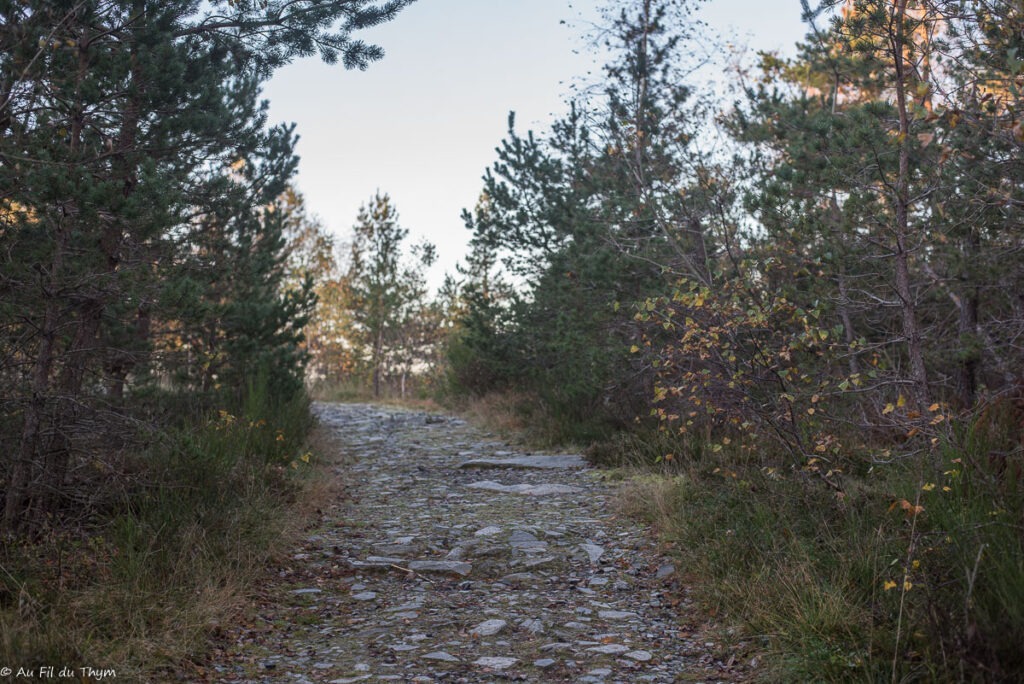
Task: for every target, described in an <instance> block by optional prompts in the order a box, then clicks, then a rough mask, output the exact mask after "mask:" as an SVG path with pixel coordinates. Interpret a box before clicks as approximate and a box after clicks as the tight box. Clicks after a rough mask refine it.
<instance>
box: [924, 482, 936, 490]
mask: <svg viewBox="0 0 1024 684" xmlns="http://www.w3.org/2000/svg"><path fill="white" fill-rule="evenodd" d="M921 489H923V490H924V491H926V492H930V491H932V490H933V489H935V485H934V484H933V483H931V482H929V483H927V484H924V485H921Z"/></svg>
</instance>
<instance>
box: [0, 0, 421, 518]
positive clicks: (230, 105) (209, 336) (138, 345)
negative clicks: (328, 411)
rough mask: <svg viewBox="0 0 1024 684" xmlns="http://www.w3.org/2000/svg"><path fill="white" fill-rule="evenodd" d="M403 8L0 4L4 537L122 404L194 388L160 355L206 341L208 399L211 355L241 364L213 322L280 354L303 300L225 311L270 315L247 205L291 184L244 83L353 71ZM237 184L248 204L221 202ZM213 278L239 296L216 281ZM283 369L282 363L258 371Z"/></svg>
mask: <svg viewBox="0 0 1024 684" xmlns="http://www.w3.org/2000/svg"><path fill="white" fill-rule="evenodd" d="M405 4H407V2H404V1H396V2H387V3H384V4H382V5H379V6H375V5H371V4H370V3H369V2H367V1H365V0H346V1H343V2H336V3H320V2H314V1H306V0H300V1H299V2H294V1H287V2H281V1H271V2H247V1H244V2H221V1H218V2H213V3H206V4H203V5H197V4H196V3H193V2H183V1H181V2H173V1H172V2H151V1H148V0H124V1H123V2H121V1H115V2H96V1H88V0H87V1H86V2H75V3H71V2H42V1H41V0H40V1H38V2H36V1H29V2H21V3H4V4H2V5H0V46H2V47H3V48H4V49H3V50H2V53H0V202H2V203H3V204H2V221H3V229H2V230H0V253H2V254H3V256H2V257H0V258H2V259H3V260H4V261H3V264H2V269H0V271H2V273H3V276H2V278H0V289H2V294H3V298H2V299H3V301H4V304H3V305H2V307H0V315H2V316H3V318H2V321H0V330H2V331H3V341H2V343H0V349H2V351H3V354H4V358H3V361H2V364H0V373H2V374H3V379H4V390H3V399H2V401H3V404H4V407H5V411H4V413H5V415H7V416H11V418H9V419H8V421H7V423H6V424H5V425H4V426H3V427H4V429H3V432H2V435H0V440H2V442H0V450H2V452H3V453H4V454H5V455H7V458H6V459H5V461H4V463H3V468H4V478H5V481H6V482H7V495H6V499H5V513H4V522H5V525H6V526H7V527H8V528H18V527H20V526H21V525H22V524H23V523H24V522H25V521H27V520H30V519H33V512H34V511H41V510H45V509H51V508H52V507H53V506H54V505H55V503H56V502H58V501H59V499H60V495H61V492H62V491H63V487H64V483H65V482H66V480H67V479H68V477H69V469H70V467H71V466H72V465H73V460H74V459H75V458H77V457H78V456H79V455H84V454H88V453H90V452H93V451H95V450H96V448H98V447H99V446H100V445H98V444H97V443H96V439H95V437H94V436H95V435H97V434H98V433H109V432H110V431H111V430H112V429H113V425H106V424H105V425H104V427H103V428H102V429H100V430H98V429H97V427H96V426H97V423H98V422H101V424H102V423H103V422H108V421H109V420H110V419H111V418H113V417H117V416H128V415H129V414H130V413H131V408H130V406H131V402H129V401H128V398H127V396H126V395H127V394H128V393H129V391H135V390H139V389H140V388H142V387H144V386H146V385H147V384H152V383H150V382H148V380H147V379H156V377H157V374H161V375H164V376H165V377H178V378H189V377H195V376H196V375H197V373H194V372H192V371H191V370H188V369H185V370H184V372H178V371H179V370H180V369H179V368H178V367H177V361H178V360H182V361H184V362H186V363H192V362H194V359H195V356H196V354H194V353H193V352H192V351H191V350H190V349H184V350H183V349H182V344H186V345H188V344H191V342H184V341H185V340H192V339H194V338H204V339H206V340H207V341H209V343H210V344H209V345H207V347H208V348H207V349H206V350H205V351H204V353H205V354H207V356H206V360H207V361H210V362H211V365H209V366H208V367H207V368H205V369H203V370H202V371H201V372H199V373H198V375H202V377H204V378H205V380H204V382H207V383H208V384H210V385H215V384H217V380H218V377H217V371H216V370H215V368H216V367H218V366H219V365H224V363H227V362H223V361H222V360H221V359H220V357H219V356H218V355H220V354H223V353H226V354H228V355H230V356H232V357H233V358H232V360H231V361H230V363H228V365H224V367H225V368H227V367H228V366H230V367H233V368H236V369H242V368H244V367H246V366H245V361H244V360H243V358H242V357H245V356H247V355H249V356H250V360H251V352H252V349H251V348H248V347H247V346H246V343H242V342H241V341H238V342H237V343H235V342H232V343H231V344H227V345H224V344H220V341H219V340H218V336H219V337H220V339H223V337H224V335H223V333H224V330H223V328H221V325H222V324H223V323H225V321H229V319H230V321H229V325H230V326H232V327H233V328H234V329H235V331H240V332H244V335H243V337H252V338H253V339H256V338H258V339H260V340H264V341H266V340H270V339H271V338H273V340H274V342H273V344H275V345H278V344H283V345H285V346H286V347H287V346H289V345H292V344H293V343H294V341H295V338H294V336H292V333H291V332H287V330H290V329H291V328H292V327H293V321H288V322H285V321H287V320H288V319H291V318H293V317H299V318H301V311H302V310H303V309H304V308H305V306H306V304H305V303H303V302H302V301H291V300H289V299H288V298H287V297H286V298H284V299H280V298H278V299H276V302H277V303H276V305H274V306H273V307H271V309H275V310H271V309H267V310H260V311H257V310H255V309H253V308H251V307H250V308H245V306H243V305H242V303H241V302H238V301H236V302H234V303H233V304H232V303H230V302H228V301H227V300H228V299H230V298H233V297H247V296H259V297H263V298H264V301H270V300H268V299H267V296H268V293H267V290H266V288H270V289H273V288H274V287H275V284H277V283H279V282H280V280H279V278H278V276H277V275H276V274H277V272H278V269H279V266H280V255H279V254H276V253H275V250H278V251H279V250H280V249H281V241H280V239H279V237H278V233H279V229H278V228H277V227H275V226H274V225H273V224H274V222H273V220H270V219H271V217H269V216H262V217H261V216H260V213H261V210H260V209H259V208H258V205H259V204H260V203H264V202H266V201H269V200H268V198H272V197H273V196H276V194H277V193H279V192H281V191H282V190H283V187H284V183H285V182H286V181H287V178H288V176H289V175H290V174H291V173H292V171H293V170H294V164H295V160H294V156H293V155H292V151H291V148H292V145H293V137H292V134H291V132H290V130H288V129H280V128H279V129H270V130H265V109H266V107H265V104H263V103H261V102H260V100H259V86H260V83H261V82H262V80H263V79H265V78H266V77H268V76H269V75H270V73H271V72H272V70H273V69H274V68H275V67H277V66H279V65H281V64H284V63H286V62H287V61H289V60H291V59H293V58H294V57H296V56H301V55H306V54H312V53H314V52H319V53H320V55H321V56H322V57H323V58H324V59H326V60H327V61H334V60H337V59H339V58H340V59H341V60H342V61H344V63H345V64H346V65H348V66H351V67H360V68H362V67H365V66H366V65H367V64H368V63H369V62H370V61H372V60H374V59H376V58H378V57H380V54H381V53H380V50H379V49H378V48H375V47H373V46H369V45H366V44H364V43H362V42H361V41H359V40H356V39H354V38H353V37H352V32H353V31H355V30H357V29H359V28H364V27H367V26H373V25H375V24H377V23H380V22H382V21H386V20H387V19H390V18H391V17H392V16H394V14H395V13H396V12H397V11H398V10H399V9H400V8H401V7H402V6H403V5H405ZM240 162H245V165H244V166H243V167H241V170H240V171H239V169H238V167H237V166H235V165H236V164H238V163H240ZM232 168H235V170H234V171H232ZM242 179H244V182H246V183H251V184H253V187H252V188H250V191H248V192H245V191H241V190H239V188H238V187H237V186H238V185H240V184H241V182H242ZM247 201H248V202H250V203H249V204H246V202H247ZM201 229H211V231H212V232H211V234H209V235H207V234H201V232H200V231H201ZM233 258H234V259H239V260H240V262H239V263H238V264H232V263H229V262H230V260H231V259H233ZM241 262H244V263H245V264H246V265H245V266H244V267H243V266H241ZM236 266H239V268H237V269H236V268H235V267H236ZM228 273H233V274H235V275H238V276H239V277H240V278H241V277H242V276H243V275H244V276H246V277H249V278H250V284H249V285H247V286H242V285H241V283H240V281H236V282H235V283H234V285H230V286H229V285H228V284H226V283H224V282H221V281H220V278H221V276H223V275H224V274H228ZM264 276H268V277H269V280H267V282H266V283H264V284H263V285H257V284H256V282H255V281H256V280H258V279H260V278H263V277H264ZM300 299H302V298H301V297H300ZM232 306H234V307H235V308H233V309H232V308H231V307H232ZM225 307H226V308H225ZM227 312H230V316H227V317H226V318H224V319H218V316H220V315H221V314H225V313H227ZM250 316H259V317H261V318H262V321H263V322H260V323H252V322H251V321H250V320H249V317H250ZM242 319H245V322H243V321H242ZM295 320H298V318H296V319H295ZM253 325H254V326H256V327H255V328H253V327H250V326H253ZM257 328H258V329H261V330H262V332H259V331H258V330H257ZM271 330H272V331H273V332H271ZM268 335H269V337H268ZM281 335H283V337H281ZM154 350H156V351H160V352H162V353H161V354H160V355H159V356H157V357H153V356H152V354H151V352H153V351H154ZM154 361H155V362H156V363H154ZM268 361H269V359H268ZM297 361H298V357H297V356H293V355H291V354H290V353H288V354H285V355H284V357H276V358H275V361H274V362H275V363H276V362H281V363H285V364H294V363H295V362H297ZM289 373H291V371H289ZM225 379H226V378H220V380H225ZM241 381H242V380H241V374H240V373H236V374H235V375H234V376H233V377H232V378H231V379H230V382H232V383H237V382H241ZM292 386H293V387H294V383H292ZM225 390H226V391H227V392H228V394H232V393H234V392H236V390H237V387H234V388H225ZM108 441H109V440H108Z"/></svg>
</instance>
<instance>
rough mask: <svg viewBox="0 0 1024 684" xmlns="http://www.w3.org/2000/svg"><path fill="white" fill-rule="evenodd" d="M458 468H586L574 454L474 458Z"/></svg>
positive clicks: (585, 464)
mask: <svg viewBox="0 0 1024 684" xmlns="http://www.w3.org/2000/svg"><path fill="white" fill-rule="evenodd" d="M459 467H460V468H480V469H486V468H517V469H519V470H553V469H557V468H586V467H587V462H586V461H585V460H583V457H582V456H577V455H575V454H536V455H532V456H511V457H507V458H474V459H473V460H471V461H466V462H465V463H463V464H462V465H460V466H459Z"/></svg>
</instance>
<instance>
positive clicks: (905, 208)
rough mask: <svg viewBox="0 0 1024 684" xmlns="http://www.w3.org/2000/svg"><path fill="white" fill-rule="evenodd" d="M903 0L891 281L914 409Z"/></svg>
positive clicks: (916, 352)
mask: <svg viewBox="0 0 1024 684" xmlns="http://www.w3.org/2000/svg"><path fill="white" fill-rule="evenodd" d="M906 16H907V0H896V3H895V5H894V7H893V16H892V19H893V22H892V23H893V26H892V28H891V31H892V34H891V39H892V46H893V61H894V65H895V67H896V84H895V85H896V109H897V113H898V114H899V137H898V141H899V142H898V144H899V171H898V175H897V177H896V183H895V203H896V206H895V217H894V221H893V233H894V234H895V243H896V245H895V247H896V249H895V258H896V268H895V281H896V282H895V284H896V294H897V295H898V296H899V299H900V314H901V318H902V320H903V341H904V344H905V345H906V351H907V362H908V364H909V366H910V382H911V388H912V395H913V399H914V402H915V404H916V405H917V408H918V410H923V408H924V407H925V406H927V405H928V394H929V393H928V373H927V370H926V368H925V364H924V350H923V346H924V345H923V341H922V336H921V330H920V326H919V324H918V321H917V303H916V300H915V297H914V290H913V286H912V282H911V276H910V247H909V242H910V235H909V233H910V227H909V226H910V221H909V213H910V115H909V112H908V104H907V78H908V73H907V63H906V55H905V54H904V51H905V48H906V40H905V35H904V22H905V20H906Z"/></svg>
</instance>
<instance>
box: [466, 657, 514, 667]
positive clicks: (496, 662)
mask: <svg viewBox="0 0 1024 684" xmlns="http://www.w3.org/2000/svg"><path fill="white" fill-rule="evenodd" d="M518 662H519V659H518V658H477V659H476V660H474V661H473V664H474V665H479V666H480V667H487V668H490V669H492V670H507V669H508V668H510V667H512V666H513V665H515V664H516V663H518Z"/></svg>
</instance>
